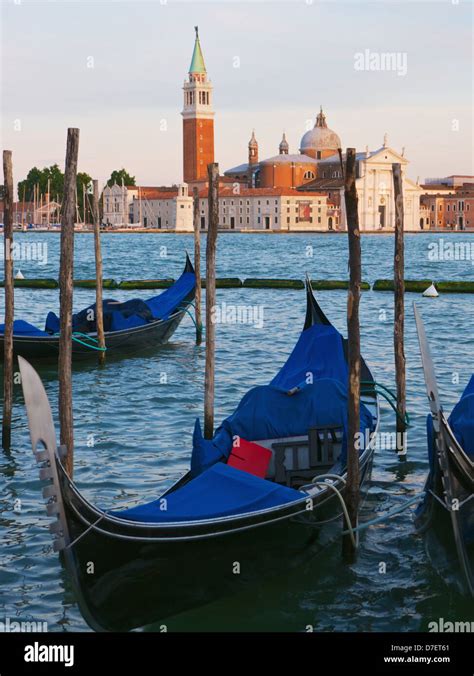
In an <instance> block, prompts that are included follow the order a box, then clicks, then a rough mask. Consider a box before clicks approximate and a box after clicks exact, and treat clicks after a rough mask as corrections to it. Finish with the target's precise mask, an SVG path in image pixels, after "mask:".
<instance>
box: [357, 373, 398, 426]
mask: <svg viewBox="0 0 474 676" xmlns="http://www.w3.org/2000/svg"><path fill="white" fill-rule="evenodd" d="M361 385H362V388H361V394H371V393H372V392H375V393H376V394H378V395H380V396H381V397H383V398H384V399H385V401H387V402H388V403H389V404H390V406H391V407H392V408H393V410H394V411H395V414H396V416H397V418H398V419H399V420H401V421H402V422H403V424H404V425H406V426H407V427H410V416H409V415H408V412H407V411H405V417H404V418H402V416H401V415H400V413H399V412H398V409H397V407H396V405H395V404H394V403H393V402H394V401H396V399H397V396H396V394H394V393H393V392H392V390H389V388H388V387H385V385H382V384H381V383H377V382H375V380H374V381H372V380H362V381H361ZM364 385H366V386H367V385H370V389H369V388H367V389H365V390H364V387H363V386H364ZM377 388H380V390H379V389H377ZM390 397H391V398H390Z"/></svg>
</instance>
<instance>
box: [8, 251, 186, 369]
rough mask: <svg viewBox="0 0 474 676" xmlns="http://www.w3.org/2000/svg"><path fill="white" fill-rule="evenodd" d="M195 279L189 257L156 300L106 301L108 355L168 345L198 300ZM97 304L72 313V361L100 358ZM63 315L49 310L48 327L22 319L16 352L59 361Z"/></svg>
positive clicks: (18, 321)
mask: <svg viewBox="0 0 474 676" xmlns="http://www.w3.org/2000/svg"><path fill="white" fill-rule="evenodd" d="M195 290H196V275H195V273H194V268H193V265H192V263H191V261H190V259H189V256H188V255H186V265H185V267H184V270H183V273H182V275H181V276H180V277H179V279H177V280H176V282H175V283H174V284H173V285H172V286H170V288H169V289H166V291H163V293H161V294H159V295H158V296H154V297H152V298H147V299H146V300H142V299H140V298H133V299H131V300H129V301H127V302H125V303H118V302H116V301H113V300H104V330H105V345H106V349H107V354H108V355H109V354H110V355H115V354H117V355H120V356H122V355H124V356H125V355H127V353H128V354H130V353H134V354H136V353H137V351H138V350H140V349H146V348H150V347H156V346H157V345H163V344H164V343H167V342H168V340H169V339H170V337H171V336H172V335H173V333H174V332H175V331H176V329H177V328H178V326H179V324H180V322H181V320H182V319H183V317H184V315H185V313H186V308H187V306H188V305H189V304H190V303H191V302H192V301H193V300H194V294H195ZM91 311H92V315H94V316H95V305H92V306H90V307H88V308H86V309H85V310H82V311H81V312H78V313H76V314H75V315H73V325H72V329H73V335H72V358H73V359H86V358H90V357H93V356H94V355H95V356H97V349H98V348H97V327H96V324H95V321H94V320H89V315H90V314H91ZM59 326H60V322H59V317H57V316H56V315H55V314H54V312H49V313H48V315H47V317H46V322H45V329H44V330H42V329H39V328H38V327H37V326H34V325H33V324H30V323H29V322H27V321H24V320H22V319H16V320H15V321H14V322H13V352H14V354H15V355H19V354H20V355H22V356H24V357H27V358H28V359H47V358H49V359H51V358H53V359H57V357H58V353H59ZM4 331H5V325H4V324H0V361H1V360H3V336H4Z"/></svg>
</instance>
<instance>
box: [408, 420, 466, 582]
mask: <svg viewBox="0 0 474 676" xmlns="http://www.w3.org/2000/svg"><path fill="white" fill-rule="evenodd" d="M441 429H442V434H443V437H444V438H445V441H446V442H447V443H446V448H447V449H448V453H447V454H446V455H445V456H443V459H441V456H439V455H436V458H435V463H434V467H433V469H432V470H431V471H430V473H429V475H428V478H427V481H426V485H425V491H426V496H425V498H424V501H423V503H422V504H421V506H420V508H419V510H418V513H417V516H416V519H415V525H416V528H417V530H418V531H419V532H420V533H421V534H422V535H423V539H424V544H425V549H426V553H427V554H428V557H429V559H430V561H431V562H432V565H433V567H434V568H435V570H436V571H437V573H438V574H439V575H440V576H441V577H442V578H443V579H444V580H445V582H446V583H447V584H449V585H451V586H454V587H456V588H457V589H458V591H459V592H460V593H462V594H466V595H470V594H472V592H473V589H474V501H473V500H472V491H471V490H470V485H471V483H472V480H473V477H472V475H470V474H465V473H463V472H462V471H461V467H462V458H460V457H458V456H457V454H456V450H457V449H456V446H457V444H456V440H455V438H454V437H453V436H452V432H451V430H450V428H449V426H447V425H446V424H445V421H444V420H443V419H442V420H441ZM443 461H444V462H443ZM442 465H443V466H442ZM448 496H449V498H448Z"/></svg>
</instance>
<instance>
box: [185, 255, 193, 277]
mask: <svg viewBox="0 0 474 676" xmlns="http://www.w3.org/2000/svg"><path fill="white" fill-rule="evenodd" d="M183 272H192V273H193V274H194V265H193V264H192V262H191V258H190V257H189V254H188V252H187V251H186V264H185V266H184V271H183Z"/></svg>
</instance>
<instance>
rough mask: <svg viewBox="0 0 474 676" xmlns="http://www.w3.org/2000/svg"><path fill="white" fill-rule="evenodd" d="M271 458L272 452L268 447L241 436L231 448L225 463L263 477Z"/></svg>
mask: <svg viewBox="0 0 474 676" xmlns="http://www.w3.org/2000/svg"><path fill="white" fill-rule="evenodd" d="M271 458H272V452H271V451H269V450H268V448H264V447H263V446H259V445H258V444H254V443H253V442H252V441H246V440H245V439H242V438H241V439H240V440H239V445H238V446H234V448H233V449H232V453H231V454H230V455H229V459H228V460H227V464H228V465H230V466H231V467H235V469H240V470H242V471H243V472H248V473H249V474H253V475H254V476H258V477H260V478H261V479H265V477H266V475H267V470H268V465H269V464H270V460H271Z"/></svg>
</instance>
